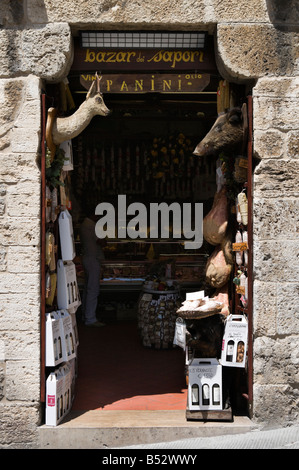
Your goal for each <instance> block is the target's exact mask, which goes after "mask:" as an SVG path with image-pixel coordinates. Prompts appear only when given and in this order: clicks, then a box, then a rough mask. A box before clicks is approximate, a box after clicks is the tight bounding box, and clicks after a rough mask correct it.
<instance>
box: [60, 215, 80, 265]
mask: <svg viewBox="0 0 299 470" xmlns="http://www.w3.org/2000/svg"><path fill="white" fill-rule="evenodd" d="M58 224H59V236H60V245H61V257H62V260H63V261H72V260H73V259H74V258H75V256H76V252H75V240H74V231H73V220H72V216H71V214H70V213H69V211H68V210H67V209H66V210H64V211H61V212H60V214H59V218H58Z"/></svg>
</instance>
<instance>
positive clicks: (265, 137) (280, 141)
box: [254, 129, 285, 159]
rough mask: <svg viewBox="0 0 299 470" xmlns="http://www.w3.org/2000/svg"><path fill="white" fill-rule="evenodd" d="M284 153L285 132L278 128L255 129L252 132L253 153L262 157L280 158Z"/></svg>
mask: <svg viewBox="0 0 299 470" xmlns="http://www.w3.org/2000/svg"><path fill="white" fill-rule="evenodd" d="M284 153H285V134H284V133H283V132H280V131H278V130H271V129H270V130H265V131H260V130H256V131H255V133H254V154H255V157H257V158H259V159H262V158H282V157H283V156H284Z"/></svg>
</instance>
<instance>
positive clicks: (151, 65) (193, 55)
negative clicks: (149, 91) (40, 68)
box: [71, 41, 217, 74]
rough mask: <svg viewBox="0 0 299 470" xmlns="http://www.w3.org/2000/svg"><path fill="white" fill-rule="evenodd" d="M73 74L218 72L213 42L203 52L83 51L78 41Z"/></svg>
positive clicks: (183, 50) (197, 50)
mask: <svg viewBox="0 0 299 470" xmlns="http://www.w3.org/2000/svg"><path fill="white" fill-rule="evenodd" d="M71 70H72V71H75V70H77V71H78V70H79V71H81V73H82V72H83V71H91V72H93V73H95V71H98V72H99V73H101V74H102V73H104V72H108V73H111V72H115V73H117V72H124V71H130V72H134V71H149V72H150V71H161V72H165V71H167V72H176V71H182V70H185V71H187V70H188V71H196V72H205V73H211V72H216V71H217V67H216V62H215V55H214V50H213V44H212V43H211V41H207V46H206V47H205V48H204V49H140V48H139V49H126V48H124V49H117V48H115V49H111V48H109V49H103V48H101V49H100V48H83V47H80V44H79V42H77V41H75V54H74V61H73V64H72V68H71Z"/></svg>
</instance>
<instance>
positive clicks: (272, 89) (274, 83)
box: [252, 76, 299, 98]
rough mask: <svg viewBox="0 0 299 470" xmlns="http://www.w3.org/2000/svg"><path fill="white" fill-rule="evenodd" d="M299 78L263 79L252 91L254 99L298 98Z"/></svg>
mask: <svg viewBox="0 0 299 470" xmlns="http://www.w3.org/2000/svg"><path fill="white" fill-rule="evenodd" d="M298 87H299V77H298V76H295V77H261V78H259V80H258V81H257V83H256V85H255V87H254V88H253V90H252V95H253V97H257V96H267V97H271V98H279V97H284V98H290V97H291V98H298V97H299V88H298Z"/></svg>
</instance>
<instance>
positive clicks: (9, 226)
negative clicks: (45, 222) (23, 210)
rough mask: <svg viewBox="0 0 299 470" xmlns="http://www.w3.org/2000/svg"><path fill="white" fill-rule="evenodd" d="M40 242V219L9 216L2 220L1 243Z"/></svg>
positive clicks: (29, 243) (23, 244)
mask: <svg viewBox="0 0 299 470" xmlns="http://www.w3.org/2000/svg"><path fill="white" fill-rule="evenodd" d="M39 242H40V219H34V218H32V219H30V218H28V217H18V218H15V217H7V218H6V219H5V220H2V221H0V245H4V246H8V245H17V246H26V245H35V246H38V245H39Z"/></svg>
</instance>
